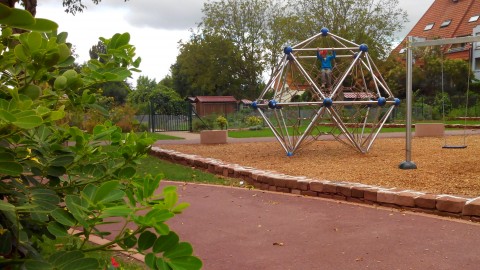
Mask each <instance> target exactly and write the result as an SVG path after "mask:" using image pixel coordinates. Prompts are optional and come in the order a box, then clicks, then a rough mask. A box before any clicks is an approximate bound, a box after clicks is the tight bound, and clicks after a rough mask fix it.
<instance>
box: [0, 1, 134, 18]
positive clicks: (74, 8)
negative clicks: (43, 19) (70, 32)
mask: <svg viewBox="0 0 480 270" xmlns="http://www.w3.org/2000/svg"><path fill="white" fill-rule="evenodd" d="M124 1H125V2H127V1H128V0H124ZM37 2H38V1H37V0H0V3H2V4H4V5H6V6H8V7H11V8H13V7H15V4H17V3H21V4H22V5H23V6H24V7H25V10H28V11H29V12H30V13H31V14H32V15H33V16H34V17H35V15H36V14H37ZM84 2H85V1H84ZM100 2H102V0H92V3H94V4H95V5H98V4H99V3H100ZM62 5H63V7H64V8H65V12H66V13H71V14H73V15H75V14H76V13H77V12H83V10H84V9H86V8H87V7H86V6H85V5H84V4H83V3H82V0H63V1H62Z"/></svg>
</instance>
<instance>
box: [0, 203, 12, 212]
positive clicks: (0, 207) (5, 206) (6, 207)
mask: <svg viewBox="0 0 480 270" xmlns="http://www.w3.org/2000/svg"><path fill="white" fill-rule="evenodd" d="M0 211H5V212H7V211H9V212H13V211H15V205H13V204H10V203H8V202H6V201H4V200H0Z"/></svg>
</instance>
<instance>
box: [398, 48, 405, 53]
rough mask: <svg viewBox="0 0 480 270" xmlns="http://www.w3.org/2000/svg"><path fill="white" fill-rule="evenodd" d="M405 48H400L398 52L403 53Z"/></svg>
mask: <svg viewBox="0 0 480 270" xmlns="http://www.w3.org/2000/svg"><path fill="white" fill-rule="evenodd" d="M405 51H406V49H405V48H402V49H400V51H399V52H398V53H399V54H402V53H405Z"/></svg>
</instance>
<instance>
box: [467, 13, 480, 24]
mask: <svg viewBox="0 0 480 270" xmlns="http://www.w3.org/2000/svg"><path fill="white" fill-rule="evenodd" d="M478 18H480V15H474V16H472V17H470V20H468V22H469V23H470V22H476V21H478Z"/></svg>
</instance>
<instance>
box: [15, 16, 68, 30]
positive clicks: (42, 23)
mask: <svg viewBox="0 0 480 270" xmlns="http://www.w3.org/2000/svg"><path fill="white" fill-rule="evenodd" d="M17 28H21V29H25V30H30V31H38V32H51V31H55V30H57V29H58V24H57V23H56V22H54V21H51V20H47V19H43V18H36V19H35V22H34V23H33V24H29V25H22V26H17Z"/></svg>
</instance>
